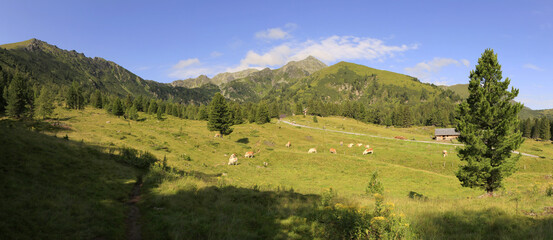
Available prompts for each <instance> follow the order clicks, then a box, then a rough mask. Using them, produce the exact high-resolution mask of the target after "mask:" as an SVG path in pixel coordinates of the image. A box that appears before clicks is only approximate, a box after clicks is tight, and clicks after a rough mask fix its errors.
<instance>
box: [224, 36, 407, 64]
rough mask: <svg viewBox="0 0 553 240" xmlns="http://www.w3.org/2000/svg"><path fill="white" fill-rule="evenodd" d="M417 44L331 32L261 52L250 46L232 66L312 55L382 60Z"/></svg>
mask: <svg viewBox="0 0 553 240" xmlns="http://www.w3.org/2000/svg"><path fill="white" fill-rule="evenodd" d="M416 48H417V45H411V46H407V45H400V46H392V45H386V44H385V43H384V42H383V41H382V40H379V39H375V38H363V37H353V36H331V37H328V38H324V39H321V40H318V41H315V40H307V41H305V42H301V43H297V42H287V43H283V44H281V45H278V46H275V47H273V48H271V49H270V50H268V51H267V52H265V53H258V52H256V51H253V50H250V51H248V53H247V54H246V56H245V57H244V58H243V59H242V60H241V61H240V65H239V66H237V67H234V68H229V69H232V70H243V69H247V68H263V67H270V66H271V67H274V66H280V65H283V64H285V63H287V62H289V61H297V60H302V59H305V58H306V57H308V56H313V57H315V58H317V59H319V60H321V61H323V62H325V63H327V64H328V63H331V62H335V61H339V60H374V61H383V60H384V59H386V58H389V57H394V56H395V55H396V54H398V53H401V52H405V51H407V50H411V49H416Z"/></svg>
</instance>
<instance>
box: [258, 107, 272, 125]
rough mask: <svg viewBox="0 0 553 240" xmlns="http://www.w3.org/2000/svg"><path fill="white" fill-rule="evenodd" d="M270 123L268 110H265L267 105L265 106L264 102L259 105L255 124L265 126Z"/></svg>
mask: <svg viewBox="0 0 553 240" xmlns="http://www.w3.org/2000/svg"><path fill="white" fill-rule="evenodd" d="M270 121H271V119H270V118H269V110H268V109H267V104H265V103H264V102H261V103H259V106H258V107H257V111H256V114H255V123H257V124H265V123H268V122H270Z"/></svg>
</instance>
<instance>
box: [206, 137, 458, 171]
mask: <svg viewBox="0 0 553 240" xmlns="http://www.w3.org/2000/svg"><path fill="white" fill-rule="evenodd" d="M215 137H218V136H217V135H215ZM343 145H344V142H340V146H343ZM285 146H286V147H287V148H290V147H292V143H291V142H290V141H288V142H287V143H286V145H285ZM353 146H354V144H353V143H350V144H348V147H349V148H351V147H353ZM357 146H358V147H361V146H363V144H362V143H358V144H357ZM373 152H374V151H373V149H372V148H370V147H369V145H365V151H363V155H367V154H369V153H370V154H372V153H373ZM307 153H317V149H316V148H310V149H309V150H308V151H307ZM330 153H331V154H336V149H335V148H331V149H330ZM446 154H447V153H446ZM244 157H245V158H253V157H254V152H252V151H250V152H246V154H244ZM237 164H238V157H237V156H236V154H235V153H233V154H232V155H230V158H229V160H228V165H237ZM264 164H266V163H264Z"/></svg>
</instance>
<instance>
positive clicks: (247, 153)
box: [244, 152, 253, 158]
mask: <svg viewBox="0 0 553 240" xmlns="http://www.w3.org/2000/svg"><path fill="white" fill-rule="evenodd" d="M244 157H245V158H253V152H246V154H245V155H244Z"/></svg>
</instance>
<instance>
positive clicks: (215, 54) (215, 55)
mask: <svg viewBox="0 0 553 240" xmlns="http://www.w3.org/2000/svg"><path fill="white" fill-rule="evenodd" d="M210 56H211V57H212V58H217V57H220V56H223V53H221V52H217V51H213V52H211V54H210Z"/></svg>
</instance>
